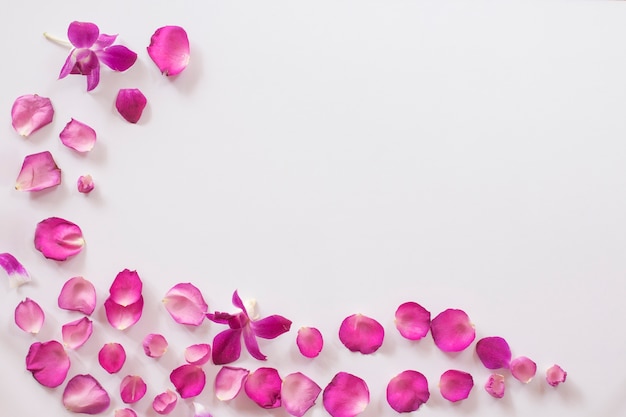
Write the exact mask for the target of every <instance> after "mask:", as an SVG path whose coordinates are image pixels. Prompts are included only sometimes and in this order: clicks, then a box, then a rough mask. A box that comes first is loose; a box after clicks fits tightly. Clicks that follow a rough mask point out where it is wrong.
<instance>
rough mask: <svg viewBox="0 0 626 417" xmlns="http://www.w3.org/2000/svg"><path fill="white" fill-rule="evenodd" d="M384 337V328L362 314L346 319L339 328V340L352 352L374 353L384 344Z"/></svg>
mask: <svg viewBox="0 0 626 417" xmlns="http://www.w3.org/2000/svg"><path fill="white" fill-rule="evenodd" d="M384 337H385V330H384V329H383V326H381V324H380V323H379V322H377V321H376V320H374V319H372V318H370V317H367V316H364V315H362V314H353V315H351V316H348V317H346V318H345V319H344V320H343V322H342V323H341V326H340V327H339V340H341V343H343V344H344V345H345V346H346V347H347V348H348V349H349V350H351V351H352V352H361V353H363V354H369V353H374V352H376V351H377V350H378V348H379V347H380V346H381V345H382V344H383V339H384Z"/></svg>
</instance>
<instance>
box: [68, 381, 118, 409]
mask: <svg viewBox="0 0 626 417" xmlns="http://www.w3.org/2000/svg"><path fill="white" fill-rule="evenodd" d="M110 404H111V398H110V397H109V394H108V393H107V392H106V391H105V389H104V388H102V385H100V383H99V382H98V381H97V380H96V379H95V378H94V377H93V376H91V375H89V374H86V375H76V376H74V377H73V378H72V379H70V380H69V381H68V383H67V385H66V386H65V390H63V405H64V406H65V408H67V409H68V410H69V411H72V412H74V413H83V414H100V413H102V412H104V411H106V410H107V408H109V405H110Z"/></svg>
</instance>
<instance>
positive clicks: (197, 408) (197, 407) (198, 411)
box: [193, 402, 213, 417]
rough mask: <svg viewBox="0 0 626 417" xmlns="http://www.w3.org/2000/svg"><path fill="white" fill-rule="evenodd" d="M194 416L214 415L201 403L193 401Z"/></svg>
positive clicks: (208, 416) (206, 416)
mask: <svg viewBox="0 0 626 417" xmlns="http://www.w3.org/2000/svg"><path fill="white" fill-rule="evenodd" d="M193 417H213V416H212V415H211V413H209V412H208V411H207V409H206V408H205V407H204V406H203V405H202V404H200V403H197V402H194V403H193Z"/></svg>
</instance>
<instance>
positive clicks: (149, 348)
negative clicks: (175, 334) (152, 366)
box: [142, 333, 168, 358]
mask: <svg viewBox="0 0 626 417" xmlns="http://www.w3.org/2000/svg"><path fill="white" fill-rule="evenodd" d="M142 346H143V351H144V353H145V354H146V356H148V357H150V358H160V357H161V356H163V355H164V354H165V352H167V346H168V343H167V340H166V339H165V337H164V336H163V335H162V334H158V333H150V334H148V335H146V337H144V339H143V342H142Z"/></svg>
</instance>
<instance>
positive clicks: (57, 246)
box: [35, 217, 85, 261]
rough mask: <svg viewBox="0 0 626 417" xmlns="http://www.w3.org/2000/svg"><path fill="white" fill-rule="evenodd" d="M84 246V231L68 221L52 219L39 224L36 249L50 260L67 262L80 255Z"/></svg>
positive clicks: (36, 231)
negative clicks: (68, 259) (71, 257)
mask: <svg viewBox="0 0 626 417" xmlns="http://www.w3.org/2000/svg"><path fill="white" fill-rule="evenodd" d="M84 246H85V238H83V232H82V230H80V227H78V225H76V224H74V223H72V222H70V221H68V220H65V219H62V218H60V217H50V218H47V219H45V220H42V221H40V222H39V223H38V224H37V228H36V229H35V248H36V249H37V250H38V251H40V252H41V253H42V254H43V256H45V257H46V258H48V259H54V260H55V261H65V260H66V259H67V258H69V257H70V256H74V255H77V254H78V253H80V251H82V250H83V247H84Z"/></svg>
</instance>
